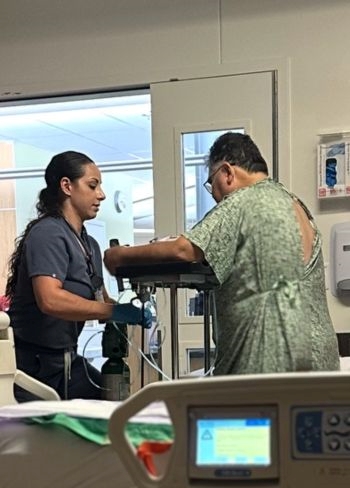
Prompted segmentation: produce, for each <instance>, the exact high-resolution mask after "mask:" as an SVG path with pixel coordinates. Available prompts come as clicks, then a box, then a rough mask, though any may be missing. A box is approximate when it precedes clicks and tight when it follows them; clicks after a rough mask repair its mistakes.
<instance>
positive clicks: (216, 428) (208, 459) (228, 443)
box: [196, 417, 271, 466]
mask: <svg viewBox="0 0 350 488" xmlns="http://www.w3.org/2000/svg"><path fill="white" fill-rule="evenodd" d="M196 422H197V427H196V430H197V443H196V445H197V449H196V464H197V465H198V466H205V465H216V466H227V465H230V466H269V465H270V464H271V419H269V418H255V417H251V418H249V417H248V418H225V419H222V418H212V419H198V420H197V421H196Z"/></svg>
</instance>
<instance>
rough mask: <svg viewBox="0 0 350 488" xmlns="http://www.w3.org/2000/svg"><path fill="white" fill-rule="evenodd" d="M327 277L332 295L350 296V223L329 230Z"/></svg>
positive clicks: (337, 225)
mask: <svg viewBox="0 0 350 488" xmlns="http://www.w3.org/2000/svg"><path fill="white" fill-rule="evenodd" d="M329 277H330V289H331V292H332V295H334V296H335V297H339V296H341V295H342V296H350V222H343V223H340V224H334V225H333V226H332V228H331V241H330V252H329Z"/></svg>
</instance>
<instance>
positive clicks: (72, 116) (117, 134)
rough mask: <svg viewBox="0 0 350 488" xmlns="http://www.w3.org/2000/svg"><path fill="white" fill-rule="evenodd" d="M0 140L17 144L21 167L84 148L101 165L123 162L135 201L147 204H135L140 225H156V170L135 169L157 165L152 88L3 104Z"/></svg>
mask: <svg viewBox="0 0 350 488" xmlns="http://www.w3.org/2000/svg"><path fill="white" fill-rule="evenodd" d="M0 140H2V141H12V142H13V143H14V147H15V160H16V170H17V169H22V170H23V169H25V170H27V171H30V170H35V169H39V168H40V169H43V168H45V167H46V165H47V164H48V162H49V160H50V159H51V157H52V156H53V155H54V154H57V153H60V152H62V151H67V150H74V151H79V152H83V153H85V154H87V155H88V156H89V157H90V158H91V159H93V160H94V161H95V162H96V163H97V164H100V165H101V167H102V166H103V164H105V163H107V164H108V163H117V164H123V172H126V173H128V174H129V175H130V177H131V178H132V180H133V183H132V186H133V199H134V201H135V200H136V199H137V200H141V202H142V204H140V205H137V203H135V204H134V205H133V212H134V218H135V223H136V221H137V226H138V227H141V228H142V227H144V228H151V227H153V182H152V172H151V171H149V170H148V171H145V170H142V169H141V168H140V169H138V170H137V171H135V166H136V165H137V166H139V165H142V167H144V166H145V165H146V166H148V167H149V168H151V167H152V145H151V110H150V95H149V94H148V93H147V92H146V93H145V92H133V93H132V94H130V92H126V93H118V94H116V95H115V96H98V97H96V96H95V97H94V98H92V97H91V96H90V97H86V96H81V97H79V99H77V98H69V99H67V98H60V99H47V100H40V101H32V102H30V103H28V102H27V103H25V104H23V102H22V103H21V104H20V103H16V104H10V103H6V104H1V105H0ZM127 168H130V171H127ZM145 210H146V214H145ZM150 214H152V215H150Z"/></svg>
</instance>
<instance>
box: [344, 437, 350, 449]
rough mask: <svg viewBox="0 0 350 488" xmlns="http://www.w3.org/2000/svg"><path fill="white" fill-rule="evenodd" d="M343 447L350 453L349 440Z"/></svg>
mask: <svg viewBox="0 0 350 488" xmlns="http://www.w3.org/2000/svg"><path fill="white" fill-rule="evenodd" d="M344 447H345V449H346V450H347V451H350V440H348V441H345V442H344Z"/></svg>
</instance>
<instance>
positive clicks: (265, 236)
mask: <svg viewBox="0 0 350 488" xmlns="http://www.w3.org/2000/svg"><path fill="white" fill-rule="evenodd" d="M295 199H296V197H295V196H294V195H292V194H291V193H289V192H288V190H287V189H286V188H285V187H284V186H283V185H282V184H280V183H276V182H275V181H273V180H272V179H270V178H267V179H265V180H263V181H260V182H259V183H256V184H255V185H252V186H249V187H245V188H242V189H240V190H238V191H235V192H233V193H231V194H230V195H228V196H226V197H225V198H224V199H223V200H222V201H221V202H220V203H219V204H218V205H216V206H215V207H214V208H213V209H212V210H211V211H210V212H208V213H207V214H206V216H205V217H204V218H203V219H202V220H201V221H200V222H198V223H197V224H196V225H195V226H194V227H193V228H192V229H191V230H190V231H188V232H185V233H184V236H185V237H186V238H187V239H188V240H190V241H191V242H192V243H193V244H195V245H196V246H198V247H199V248H200V249H201V250H202V251H203V253H204V256H205V259H206V260H207V261H208V264H209V265H210V266H211V267H212V269H213V271H214V273H215V275H216V277H217V279H218V281H219V283H220V286H219V288H217V289H216V290H215V292H214V294H215V305H216V307H215V308H216V320H215V321H214V323H216V327H215V330H214V332H213V338H214V341H215V343H216V361H215V369H214V374H215V375H220V374H234V373H238V374H244V373H273V372H286V371H310V370H337V369H339V354H338V346H337V339H336V334H335V332H334V329H333V325H332V321H331V318H330V315H329V311H328V306H327V299H326V292H325V281H324V266H323V257H322V251H321V237H320V233H319V231H318V229H317V227H316V225H315V223H314V222H313V219H312V216H311V214H310V213H309V211H308V210H307V208H306V207H305V206H304V205H303V204H302V202H300V201H299V200H298V201H299V202H300V204H301V205H302V206H303V208H304V209H305V211H306V213H307V215H308V217H309V219H310V221H311V222H312V225H313V226H314V229H315V238H314V243H313V251H312V256H311V258H310V260H309V262H308V263H307V264H306V265H305V264H304V261H303V247H302V241H301V233H300V228H299V223H298V221H297V217H296V213H295V210H294V208H293V201H294V200H295Z"/></svg>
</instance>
